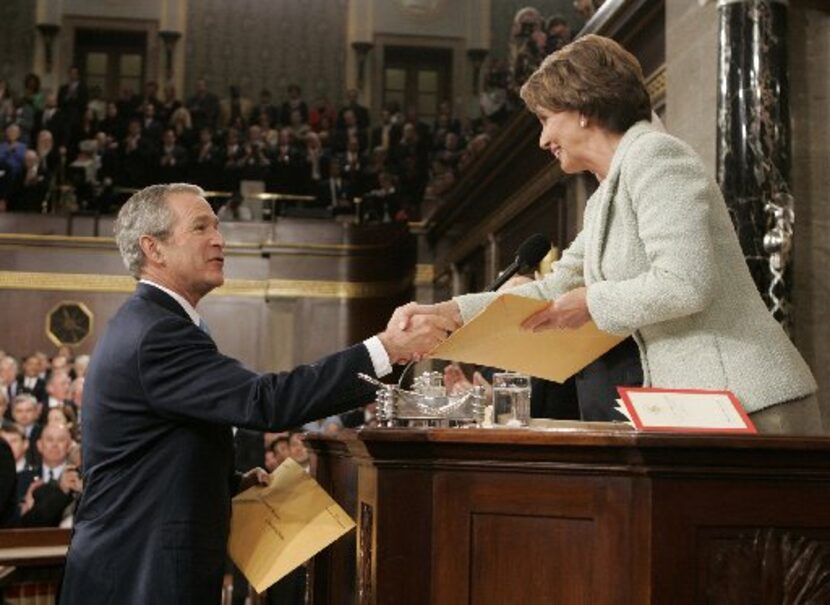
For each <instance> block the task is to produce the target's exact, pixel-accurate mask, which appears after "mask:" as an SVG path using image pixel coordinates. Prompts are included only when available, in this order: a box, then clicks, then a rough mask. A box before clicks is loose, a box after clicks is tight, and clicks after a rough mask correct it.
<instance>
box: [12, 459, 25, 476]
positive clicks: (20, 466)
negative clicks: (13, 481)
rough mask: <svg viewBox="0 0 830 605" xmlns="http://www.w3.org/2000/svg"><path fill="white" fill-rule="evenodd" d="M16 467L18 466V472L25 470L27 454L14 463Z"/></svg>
mask: <svg viewBox="0 0 830 605" xmlns="http://www.w3.org/2000/svg"><path fill="white" fill-rule="evenodd" d="M14 465H15V467H17V472H18V473H19V472H20V471H25V470H26V456H23V457H22V458H21V459H20V460H18V461H17V462H15V463H14Z"/></svg>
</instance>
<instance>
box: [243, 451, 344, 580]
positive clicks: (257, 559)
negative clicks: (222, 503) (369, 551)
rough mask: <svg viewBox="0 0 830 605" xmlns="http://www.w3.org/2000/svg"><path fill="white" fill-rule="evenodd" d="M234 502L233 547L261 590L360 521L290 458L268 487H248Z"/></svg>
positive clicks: (246, 570) (278, 469) (246, 574)
mask: <svg viewBox="0 0 830 605" xmlns="http://www.w3.org/2000/svg"><path fill="white" fill-rule="evenodd" d="M232 506H233V514H232V516H231V533H230V537H229V539H228V552H229V553H230V556H231V559H233V562H234V563H236V566H237V567H239V569H240V570H242V573H244V574H245V577H246V578H247V579H248V581H249V582H250V583H251V585H252V586H253V587H254V588H255V589H256V591H257V592H263V591H264V590H265V589H266V588H268V587H269V586H271V585H272V584H273V583H274V582H276V581H277V580H279V579H280V578H282V577H283V576H285V575H286V574H287V573H288V572H290V571H292V570H294V569H296V568H297V567H299V566H300V565H302V564H303V563H305V562H306V561H307V560H308V559H310V558H311V557H313V556H314V555H315V554H317V553H318V552H319V551H321V550H322V549H323V548H325V547H326V546H328V545H329V544H331V543H332V542H334V541H335V540H337V539H338V538H339V537H340V536H342V535H344V534H345V533H347V532H348V531H350V530H351V529H352V528H353V527H354V526H355V524H354V521H352V519H351V518H350V517H349V515H347V514H346V512H345V511H344V510H343V509H342V508H340V506H338V504H337V503H336V502H335V501H334V500H332V499H331V496H329V495H328V494H327V493H326V492H325V491H324V490H323V488H322V487H320V485H319V484H318V483H317V482H316V481H315V480H314V479H313V478H311V477H310V476H309V475H308V474H307V473H306V472H305V471H304V470H303V469H302V467H301V466H300V465H299V464H297V463H296V462H294V460H292V459H291V458H288V459H287V460H286V461H285V462H283V463H282V464H281V465H280V466H279V467H278V468H277V469H276V470H274V472H273V473H271V480H270V483H269V485H268V487H252V488H250V489H247V490H245V491H244V492H242V493H241V494H239V495H238V496H236V497H235V498H234V499H233V502H232Z"/></svg>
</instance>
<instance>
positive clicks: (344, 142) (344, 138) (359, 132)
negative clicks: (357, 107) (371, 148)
mask: <svg viewBox="0 0 830 605" xmlns="http://www.w3.org/2000/svg"><path fill="white" fill-rule="evenodd" d="M341 116H342V124H343V126H342V127H338V129H337V132H336V133H335V135H334V141H333V144H332V148H333V149H334V151H335V152H336V153H345V152H346V148H347V147H348V145H349V141H350V140H352V139H357V141H358V144H359V147H360V149H366V147H367V146H368V144H369V138H368V136H367V134H366V129H365V128H363V127H361V126H360V124H359V123H358V121H357V116H356V115H355V113H354V111H352V110H351V109H346V110H345V111H344V112H343V113H342V114H341Z"/></svg>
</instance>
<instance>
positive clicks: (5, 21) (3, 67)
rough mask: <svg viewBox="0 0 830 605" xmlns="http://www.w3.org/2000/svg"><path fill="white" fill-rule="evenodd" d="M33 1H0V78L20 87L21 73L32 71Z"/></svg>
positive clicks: (17, 88)
mask: <svg viewBox="0 0 830 605" xmlns="http://www.w3.org/2000/svg"><path fill="white" fill-rule="evenodd" d="M34 23H35V3H34V2H5V1H4V2H0V79H2V80H7V81H8V82H9V84H10V85H11V87H12V89H13V90H14V91H16V92H20V91H21V90H22V89H23V78H24V76H25V75H26V74H27V73H29V72H30V71H32V61H33V58H34V52H35V41H36V40H37V36H38V34H37V33H36V31H35V29H34Z"/></svg>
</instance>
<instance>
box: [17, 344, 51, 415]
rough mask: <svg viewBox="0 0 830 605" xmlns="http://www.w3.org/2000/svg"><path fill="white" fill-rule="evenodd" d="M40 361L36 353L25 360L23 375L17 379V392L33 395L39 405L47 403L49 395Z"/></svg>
mask: <svg viewBox="0 0 830 605" xmlns="http://www.w3.org/2000/svg"><path fill="white" fill-rule="evenodd" d="M39 372H40V360H39V359H38V358H37V355H35V354H34V353H32V354H30V355H27V356H26V358H25V359H24V360H23V373H22V374H20V376H18V377H17V392H18V393H21V392H22V393H31V394H32V395H34V396H35V399H37V400H38V402H39V403H46V401H47V400H48V399H49V394H48V393H47V392H46V381H45V380H44V379H43V378H41V377H40V375H39Z"/></svg>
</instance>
